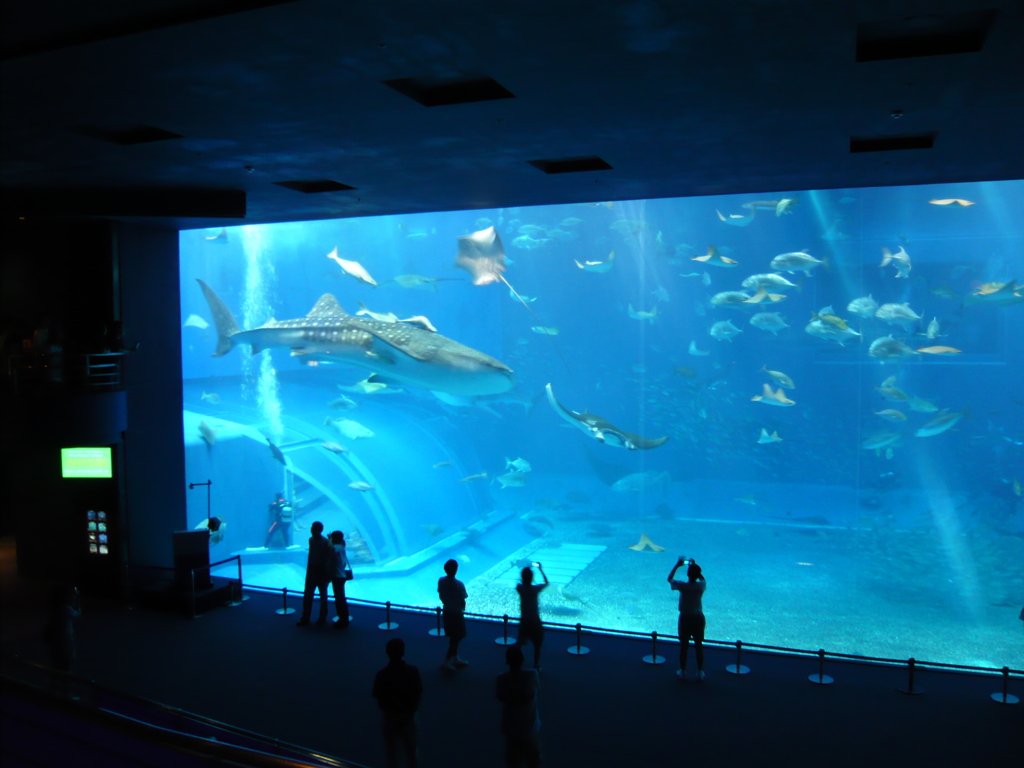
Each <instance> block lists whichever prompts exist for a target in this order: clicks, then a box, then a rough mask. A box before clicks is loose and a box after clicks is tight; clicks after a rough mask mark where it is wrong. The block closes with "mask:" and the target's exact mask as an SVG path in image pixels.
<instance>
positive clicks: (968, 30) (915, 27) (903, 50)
mask: <svg viewBox="0 0 1024 768" xmlns="http://www.w3.org/2000/svg"><path fill="white" fill-rule="evenodd" d="M996 15H997V12H996V11H994V10H985V11H964V12H962V13H944V14H941V15H938V14H934V15H933V14H928V15H923V16H907V17H904V18H902V19H892V20H889V21H869V22H865V23H863V24H858V25H857V61H883V60H886V59H909V58H913V57H916V56H946V55H948V54H951V53H977V52H978V51H980V50H981V49H982V46H984V45H985V38H986V37H987V36H988V32H989V29H991V28H992V24H993V23H994V22H995V20H996Z"/></svg>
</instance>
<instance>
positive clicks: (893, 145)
mask: <svg viewBox="0 0 1024 768" xmlns="http://www.w3.org/2000/svg"><path fill="white" fill-rule="evenodd" d="M937 135H938V131H929V132H928V133H900V134H892V135H889V136H854V137H851V138H850V152H891V151H893V150H899V149H931V148H932V146H933V145H934V144H935V137H936V136H937Z"/></svg>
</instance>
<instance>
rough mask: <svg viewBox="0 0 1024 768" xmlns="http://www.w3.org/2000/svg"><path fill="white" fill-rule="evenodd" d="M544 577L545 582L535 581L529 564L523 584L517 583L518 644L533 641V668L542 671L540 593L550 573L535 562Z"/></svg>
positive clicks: (542, 635) (542, 639)
mask: <svg viewBox="0 0 1024 768" xmlns="http://www.w3.org/2000/svg"><path fill="white" fill-rule="evenodd" d="M533 565H534V566H535V567H536V568H537V570H539V571H540V575H541V576H543V577H544V583H543V584H534V583H533V571H532V570H531V568H530V567H529V566H527V567H526V568H523V571H522V578H523V581H522V583H521V584H516V592H518V593H519V637H518V638H516V646H518V647H520V648H521V647H522V646H524V645H526V643H533V668H534V669H536V670H537V671H538V672H540V651H541V646H543V645H544V624H543V623H542V622H541V620H540V593H541V592H543V591H544V590H545V589H547V586H548V575H547V574H546V573H544V567H543V566H542V565H541V564H540V563H533Z"/></svg>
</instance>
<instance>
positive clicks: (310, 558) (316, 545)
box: [296, 520, 334, 627]
mask: <svg viewBox="0 0 1024 768" xmlns="http://www.w3.org/2000/svg"><path fill="white" fill-rule="evenodd" d="M309 532H310V533H311V534H312V535H311V536H310V537H309V555H307V557H306V586H305V589H304V590H303V593H302V618H301V619H299V621H298V622H297V624H296V626H299V627H304V626H306V625H307V624H309V617H310V614H312V613H313V595H314V593H315V592H316V590H320V618H318V619H317V621H316V623H317V625H318V626H323V625H325V624H326V623H327V583H328V582H329V581H330V580H331V557H332V555H333V554H334V550H333V549H332V548H331V543H330V542H329V541H328V540H327V539H326V538H324V535H323V533H324V524H323V523H321V522H320V521H319V520H318V521H316V522H315V523H313V524H312V525H311V526H310V527H309Z"/></svg>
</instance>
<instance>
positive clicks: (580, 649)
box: [569, 623, 590, 656]
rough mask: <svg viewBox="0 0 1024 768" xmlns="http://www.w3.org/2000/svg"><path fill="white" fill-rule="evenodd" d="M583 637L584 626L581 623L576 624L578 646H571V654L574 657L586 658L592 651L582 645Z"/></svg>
mask: <svg viewBox="0 0 1024 768" xmlns="http://www.w3.org/2000/svg"><path fill="white" fill-rule="evenodd" d="M582 637H583V625H582V624H580V623H577V624H576V645H570V646H569V653H571V654H572V655H573V656H586V655H587V654H588V653H590V649H589V648H587V647H586V646H585V645H580V643H581V641H582Z"/></svg>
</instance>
